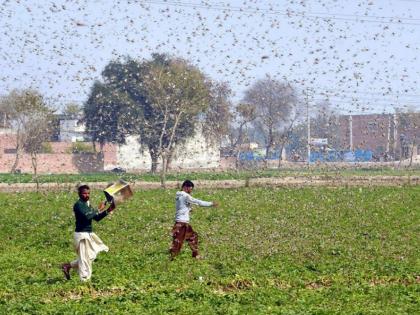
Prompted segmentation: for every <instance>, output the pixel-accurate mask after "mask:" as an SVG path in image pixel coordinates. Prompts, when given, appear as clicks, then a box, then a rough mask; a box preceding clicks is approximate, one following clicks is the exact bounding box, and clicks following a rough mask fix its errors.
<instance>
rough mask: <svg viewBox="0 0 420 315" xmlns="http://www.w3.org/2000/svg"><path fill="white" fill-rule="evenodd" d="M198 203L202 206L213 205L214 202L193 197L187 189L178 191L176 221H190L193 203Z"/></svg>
mask: <svg viewBox="0 0 420 315" xmlns="http://www.w3.org/2000/svg"><path fill="white" fill-rule="evenodd" d="M193 204H194V205H198V206H201V207H211V206H213V202H209V201H203V200H200V199H196V198H193V197H191V195H190V194H188V193H186V192H185V191H178V192H177V193H176V214H175V222H184V223H189V222H190V212H191V205H193Z"/></svg>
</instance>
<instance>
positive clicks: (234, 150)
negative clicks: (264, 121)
mask: <svg viewBox="0 0 420 315" xmlns="http://www.w3.org/2000/svg"><path fill="white" fill-rule="evenodd" d="M234 117H235V121H233V122H232V124H231V126H230V131H229V134H228V138H229V151H230V155H234V156H235V157H236V161H235V166H236V169H239V157H240V154H241V146H242V144H243V143H244V140H245V138H246V137H247V132H246V127H247V126H248V125H249V123H251V122H252V121H254V120H255V119H256V118H257V113H256V109H255V106H253V105H250V104H245V103H240V104H238V105H237V106H236V108H235V110H234ZM234 125H236V126H234Z"/></svg>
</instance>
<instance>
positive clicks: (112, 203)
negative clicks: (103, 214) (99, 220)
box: [107, 201, 116, 212]
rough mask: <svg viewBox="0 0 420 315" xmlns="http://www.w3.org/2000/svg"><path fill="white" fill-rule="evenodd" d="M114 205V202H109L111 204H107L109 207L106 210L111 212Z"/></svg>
mask: <svg viewBox="0 0 420 315" xmlns="http://www.w3.org/2000/svg"><path fill="white" fill-rule="evenodd" d="M115 208H116V207H115V202H113V201H112V202H111V205H110V206H109V208H108V210H107V211H108V212H111V211H113V210H114V209H115Z"/></svg>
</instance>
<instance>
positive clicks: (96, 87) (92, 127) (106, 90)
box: [83, 81, 132, 152]
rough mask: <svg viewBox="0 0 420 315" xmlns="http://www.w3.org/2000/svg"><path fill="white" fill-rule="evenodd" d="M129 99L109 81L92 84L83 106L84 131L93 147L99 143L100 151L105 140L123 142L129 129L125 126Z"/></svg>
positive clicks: (129, 112)
mask: <svg viewBox="0 0 420 315" xmlns="http://www.w3.org/2000/svg"><path fill="white" fill-rule="evenodd" d="M130 104H131V100H130V99H129V98H128V95H127V94H126V93H120V92H119V90H118V89H117V88H116V87H115V86H114V85H112V84H110V83H101V82H99V81H96V82H95V83H94V84H93V87H92V89H91V92H90V95H89V98H88V100H87V102H86V103H85V105H84V107H83V112H84V118H83V120H84V122H85V124H86V133H87V134H88V135H89V136H90V138H91V140H92V142H93V145H94V148H95V143H96V142H97V143H99V145H100V149H99V150H100V152H103V147H104V145H105V143H106V142H113V143H120V144H121V143H125V137H126V135H127V133H128V132H129V131H130V130H127V128H126V126H127V123H128V122H129V121H130V119H127V117H130V115H132V111H130Z"/></svg>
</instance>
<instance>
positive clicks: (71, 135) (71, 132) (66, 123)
mask: <svg viewBox="0 0 420 315" xmlns="http://www.w3.org/2000/svg"><path fill="white" fill-rule="evenodd" d="M85 129H86V127H85V124H83V123H82V122H81V121H80V119H73V118H72V119H60V135H59V139H60V141H71V142H76V141H86V135H85Z"/></svg>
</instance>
